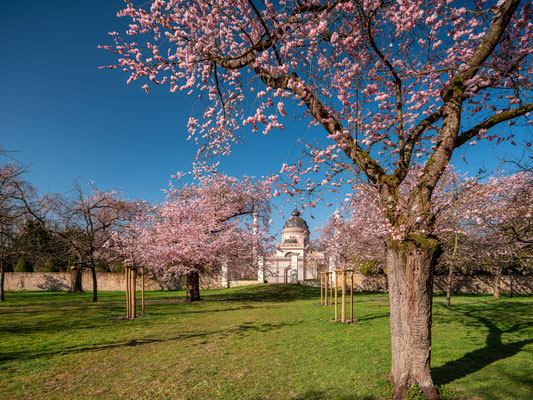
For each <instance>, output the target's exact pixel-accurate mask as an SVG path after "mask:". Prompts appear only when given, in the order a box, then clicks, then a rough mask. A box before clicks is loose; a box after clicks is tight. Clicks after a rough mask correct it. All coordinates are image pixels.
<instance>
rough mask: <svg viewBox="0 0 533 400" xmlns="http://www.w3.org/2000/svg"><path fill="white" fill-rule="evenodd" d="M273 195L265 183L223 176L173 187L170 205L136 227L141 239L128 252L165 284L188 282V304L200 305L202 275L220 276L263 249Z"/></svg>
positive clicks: (149, 214)
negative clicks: (174, 280)
mask: <svg viewBox="0 0 533 400" xmlns="http://www.w3.org/2000/svg"><path fill="white" fill-rule="evenodd" d="M269 190H270V189H269V185H268V184H266V183H264V182H255V181H253V180H252V179H251V178H244V179H242V180H238V179H236V178H231V177H228V176H225V175H220V174H214V175H213V174H211V175H208V176H202V177H199V178H197V182H195V183H193V184H184V185H180V186H179V187H176V186H174V185H171V187H170V189H169V190H168V192H167V199H166V201H165V202H163V203H162V204H160V205H157V206H155V207H154V209H153V210H151V212H149V213H146V214H145V218H144V219H143V220H142V222H140V223H136V224H134V225H132V226H131V228H132V229H133V235H135V237H136V238H137V239H136V240H135V241H133V244H132V245H131V246H126V247H127V248H129V247H131V248H132V250H131V252H132V253H136V254H138V255H140V258H141V259H140V262H141V263H142V265H145V266H146V267H147V268H148V269H149V270H150V271H151V272H152V273H153V274H154V275H156V276H158V277H160V278H161V279H171V278H174V277H181V276H186V279H187V301H189V302H193V301H198V300H200V275H205V274H220V273H221V270H222V266H223V264H225V265H228V266H230V265H232V264H231V263H230V261H231V260H232V259H235V258H239V257H243V256H247V255H249V254H252V252H253V251H254V249H253V246H261V245H262V240H260V239H261V238H263V237H266V236H265V233H266V232H267V230H268V218H269V215H270V206H269V203H268V193H269ZM254 214H255V216H256V218H255V220H256V224H255V225H254Z"/></svg>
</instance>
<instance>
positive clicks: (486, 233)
mask: <svg viewBox="0 0 533 400" xmlns="http://www.w3.org/2000/svg"><path fill="white" fill-rule="evenodd" d="M471 197H472V200H471V201H470V202H469V204H468V205H469V207H468V208H466V209H465V213H464V221H463V224H464V225H465V230H466V231H467V238H468V240H467V243H466V246H468V248H469V252H470V253H471V254H475V255H476V259H477V260H476V261H478V262H477V264H478V265H481V267H484V268H486V269H489V270H491V272H492V273H493V275H494V277H495V280H494V297H496V298H500V278H501V274H502V272H503V270H504V269H505V267H506V266H510V265H517V266H519V269H522V270H528V269H529V270H530V269H531V267H532V265H533V263H532V261H533V252H532V251H533V175H532V174H531V173H530V172H525V171H524V172H519V173H516V174H513V175H510V176H507V175H502V176H500V177H495V178H492V179H491V180H490V181H489V182H486V183H480V184H479V185H476V186H475V187H474V188H473V189H472V195H471Z"/></svg>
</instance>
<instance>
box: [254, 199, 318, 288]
mask: <svg viewBox="0 0 533 400" xmlns="http://www.w3.org/2000/svg"><path fill="white" fill-rule="evenodd" d="M309 234H310V233H309V227H308V226H307V222H305V220H304V219H303V218H302V217H300V212H299V211H298V210H297V209H295V210H294V211H293V212H292V215H291V217H290V218H289V219H288V220H287V222H285V226H284V227H283V230H282V232H281V243H278V244H277V251H276V254H275V255H272V256H267V257H265V258H264V259H263V260H260V263H259V264H260V265H259V273H258V280H259V281H262V282H268V283H297V282H301V281H304V280H307V279H318V278H320V277H319V276H318V270H319V264H320V261H321V260H323V254H320V253H315V252H310V251H309ZM261 261H262V262H261Z"/></svg>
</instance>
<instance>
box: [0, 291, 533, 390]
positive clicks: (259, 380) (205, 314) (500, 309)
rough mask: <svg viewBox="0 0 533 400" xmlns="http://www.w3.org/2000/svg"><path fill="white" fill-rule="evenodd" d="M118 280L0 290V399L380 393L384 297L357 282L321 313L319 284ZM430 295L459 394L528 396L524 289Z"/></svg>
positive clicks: (532, 334) (440, 380)
mask: <svg viewBox="0 0 533 400" xmlns="http://www.w3.org/2000/svg"><path fill="white" fill-rule="evenodd" d="M202 296H203V299H204V300H203V301H201V302H199V303H196V304H186V303H184V302H183V299H184V292H149V293H147V305H146V310H147V314H148V315H147V316H145V317H143V318H138V319H137V320H135V321H127V320H123V319H119V318H118V317H120V316H121V315H123V314H124V313H125V310H124V308H125V301H124V294H123V293H120V292H111V293H110V292H107V293H106V292H101V293H100V294H99V299H100V302H99V303H96V304H93V303H91V301H90V300H91V296H90V294H83V295H82V294H66V293H62V292H13V293H10V294H8V295H7V298H6V302H4V303H1V304H0V398H1V399H95V398H97V397H101V398H105V399H301V400H303V399H359V400H380V399H385V398H387V397H388V392H389V387H388V385H387V384H386V382H385V377H386V374H387V373H388V371H389V368H390V349H389V347H390V335H389V324H388V310H389V309H388V297H387V295H386V294H379V293H364V294H362V293H357V295H356V296H357V297H356V309H355V312H356V317H357V318H358V319H359V320H360V322H359V323H357V324H354V325H341V324H335V323H329V322H327V321H328V320H329V319H331V318H332V317H333V308H332V307H321V306H318V305H317V300H318V299H319V297H320V293H319V289H316V288H310V287H302V286H291V285H258V286H253V287H241V288H232V289H226V290H219V291H209V292H202ZM444 301H445V299H444V298H443V297H439V296H437V297H436V298H435V300H434V307H433V308H434V316H433V347H432V367H433V376H434V379H435V381H436V383H437V384H440V385H444V388H445V389H446V390H447V391H452V392H455V393H457V394H458V395H459V396H460V398H461V399H469V400H474V399H476V400H479V399H484V400H496V399H498V400H502V399H509V400H510V399H513V400H514V399H528V398H533V389H532V387H533V379H532V377H533V363H532V361H533V357H532V352H533V297H531V296H523V297H513V298H504V299H502V300H499V301H498V300H494V299H493V298H492V297H490V296H481V295H479V296H477V295H476V296H455V297H452V304H453V305H452V307H451V308H450V309H447V308H446V307H445V306H444Z"/></svg>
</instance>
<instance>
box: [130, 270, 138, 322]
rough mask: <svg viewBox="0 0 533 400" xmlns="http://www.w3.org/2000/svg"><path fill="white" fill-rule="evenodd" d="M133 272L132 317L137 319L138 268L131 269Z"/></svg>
mask: <svg viewBox="0 0 533 400" xmlns="http://www.w3.org/2000/svg"><path fill="white" fill-rule="evenodd" d="M131 274H132V280H131V286H132V296H131V309H132V313H133V315H132V317H133V318H132V319H135V318H136V317H137V270H136V269H133V268H132V270H131Z"/></svg>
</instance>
